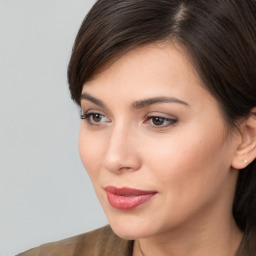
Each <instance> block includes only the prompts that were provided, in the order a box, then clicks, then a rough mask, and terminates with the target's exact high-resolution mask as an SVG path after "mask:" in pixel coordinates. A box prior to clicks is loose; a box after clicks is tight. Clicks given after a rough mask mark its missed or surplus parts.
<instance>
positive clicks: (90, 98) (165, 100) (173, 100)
mask: <svg viewBox="0 0 256 256" xmlns="http://www.w3.org/2000/svg"><path fill="white" fill-rule="evenodd" d="M80 99H81V100H88V101H91V102H92V103H94V104H96V105H97V106H99V107H103V108H107V107H106V105H105V104H104V103H103V101H101V100H99V99H96V98H94V97H93V96H91V95H90V94H89V93H86V92H84V93H82V94H81V97H80ZM159 103H178V104H181V105H185V106H190V105H189V104H188V103H187V102H185V101H183V100H179V99H177V98H175V97H171V98H169V97H154V98H148V99H144V100H139V101H135V102H134V103H133V104H132V107H133V108H135V109H140V108H145V107H148V106H150V105H153V104H159Z"/></svg>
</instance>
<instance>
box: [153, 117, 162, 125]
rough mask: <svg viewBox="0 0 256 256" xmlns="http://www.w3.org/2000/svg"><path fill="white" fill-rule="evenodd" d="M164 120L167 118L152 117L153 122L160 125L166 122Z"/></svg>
mask: <svg viewBox="0 0 256 256" xmlns="http://www.w3.org/2000/svg"><path fill="white" fill-rule="evenodd" d="M164 121H165V118H162V117H157V116H155V117H152V123H153V124H154V125H155V126H159V125H163V124H164Z"/></svg>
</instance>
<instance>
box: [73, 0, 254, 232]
mask: <svg viewBox="0 0 256 256" xmlns="http://www.w3.org/2000/svg"><path fill="white" fill-rule="evenodd" d="M166 40H175V41H176V42H178V43H179V44H180V45H181V46H183V47H184V48H185V49H186V51H187V52H188V54H189V55H190V57H191V59H192V62H193V64H194V66H195V68H196V70H197V72H198V73H199V75H200V77H201V79H202V81H203V82H204V85H205V87H206V88H207V90H208V91H209V92H210V93H211V94H212V95H213V96H214V97H215V98H216V99H217V101H218V102H219V104H220V108H221V110H222V113H223V116H224V118H225V119H226V121H227V124H228V125H229V126H231V127H234V126H235V125H236V121H237V120H238V119H240V118H241V117H245V116H246V115H248V114H249V112H250V110H251V109H252V108H253V107H254V106H256V65H255V63H256V1H255V0H193V1H191V0H99V1H97V2H96V4H95V5H94V6H93V8H92V9H91V11H90V12H89V13H88V15H87V16H86V17H85V19H84V21H83V23H82V25H81V28H80V30H79V32H78V35H77V37H76V40H75V44H74V47H73V52H72V56H71V59H70V63H69V67H68V81H69V86H70V92H71V97H72V99H73V100H75V102H76V103H77V104H78V105H80V95H81V91H82V87H83V85H84V83H85V82H86V81H88V80H89V79H91V78H92V77H93V75H95V73H97V72H99V71H100V70H101V68H102V67H103V66H104V65H105V64H106V63H108V62H109V61H111V60H113V59H115V58H117V57H119V56H121V55H123V54H124V53H126V52H127V51H129V50H131V49H134V48H136V47H138V46H142V45H145V44H149V43H153V42H157V41H166ZM233 214H234V218H235V220H236V222H237V225H238V226H239V227H240V229H241V230H242V231H245V233H246V234H247V235H248V236H249V234H250V232H256V161H255V160H254V162H253V163H251V164H250V165H249V166H248V167H247V168H245V170H243V171H241V172H240V174H239V178H238V184H237V190H236V195H235V200H234V207H233Z"/></svg>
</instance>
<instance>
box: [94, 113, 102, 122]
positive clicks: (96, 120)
mask: <svg viewBox="0 0 256 256" xmlns="http://www.w3.org/2000/svg"><path fill="white" fill-rule="evenodd" d="M93 121H95V122H99V121H101V115H99V114H94V115H93Z"/></svg>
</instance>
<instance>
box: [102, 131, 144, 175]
mask: <svg viewBox="0 0 256 256" xmlns="http://www.w3.org/2000/svg"><path fill="white" fill-rule="evenodd" d="M135 138H136V136H135V132H132V131H131V130H128V129H125V128H122V127H119V128H118V127H117V128H116V129H113V131H112V132H111V135H110V137H109V141H108V146H107V148H106V151H105V159H104V167H105V168H106V169H107V170H109V171H111V172H116V173H120V172H123V171H136V170H138V169H139V168H140V166H141V159H140V155H139V152H138V149H139V147H138V146H139V145H138V140H136V139H135Z"/></svg>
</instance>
